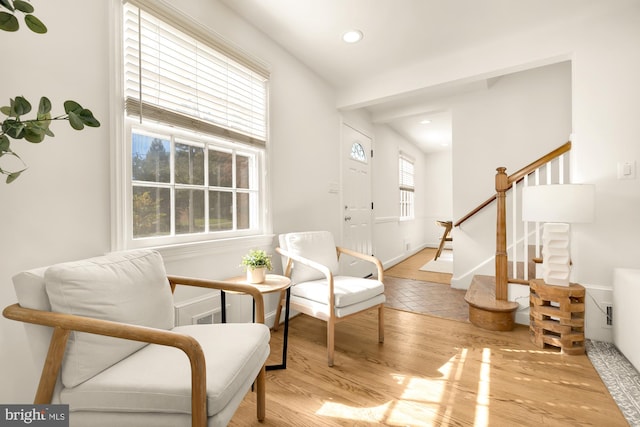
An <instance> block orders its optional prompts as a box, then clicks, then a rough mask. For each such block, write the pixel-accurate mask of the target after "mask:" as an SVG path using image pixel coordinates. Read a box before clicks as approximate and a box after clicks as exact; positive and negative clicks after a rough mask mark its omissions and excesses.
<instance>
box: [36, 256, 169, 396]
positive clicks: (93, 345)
mask: <svg viewBox="0 0 640 427" xmlns="http://www.w3.org/2000/svg"><path fill="white" fill-rule="evenodd" d="M45 286H46V291H47V294H48V296H49V301H50V303H51V309H52V311H56V312H60V313H67V314H75V315H79V316H87V317H93V318H97V319H103V320H112V321H117V322H124V323H130V324H135V325H141V326H149V327H153V328H160V329H171V328H173V326H174V319H173V313H174V311H173V296H172V294H171V289H170V287H169V283H168V280H167V275H166V272H165V269H164V263H163V261H162V257H161V256H160V254H159V253H158V252H156V251H151V250H141V251H131V252H118V253H112V254H109V255H106V256H102V257H97V258H90V259H86V260H82V261H76V262H69V263H64V264H58V265H54V266H51V267H49V269H47V271H46V272H45ZM145 345H146V344H145V343H142V342H138V341H129V340H123V339H118V338H111V337H104V336H99V335H93V334H87V333H82V332H72V333H71V336H70V338H69V343H68V345H67V352H66V353H65V359H64V362H63V365H62V382H63V384H64V385H65V387H74V386H76V385H78V384H80V383H82V382H83V381H86V380H87V379H89V378H91V377H93V376H94V375H96V374H97V373H99V372H101V371H103V370H104V369H106V368H108V367H110V366H112V365H113V364H115V363H117V362H118V361H120V360H122V359H123V358H125V357H127V356H128V355H130V354H131V353H133V352H135V351H137V350H139V349H140V348H142V347H144V346H145Z"/></svg>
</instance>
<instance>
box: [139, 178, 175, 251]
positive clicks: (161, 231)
mask: <svg viewBox="0 0 640 427" xmlns="http://www.w3.org/2000/svg"><path fill="white" fill-rule="evenodd" d="M170 203H171V196H170V193H169V189H168V188H154V187H138V186H134V187H133V203H132V206H133V237H134V238H139V237H149V236H163V235H168V234H169V233H170V231H171V226H170V222H171V210H170Z"/></svg>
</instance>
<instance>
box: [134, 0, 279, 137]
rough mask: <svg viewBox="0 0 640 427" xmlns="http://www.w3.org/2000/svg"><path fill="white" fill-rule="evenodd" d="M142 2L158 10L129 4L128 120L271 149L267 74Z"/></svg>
mask: <svg viewBox="0 0 640 427" xmlns="http://www.w3.org/2000/svg"><path fill="white" fill-rule="evenodd" d="M138 3H141V4H143V5H144V4H146V3H151V4H152V2H127V3H125V4H124V22H123V38H124V40H123V42H124V46H123V49H124V86H125V87H124V89H125V99H126V111H127V115H129V116H136V117H142V118H143V119H149V120H153V121H157V122H162V123H165V124H170V125H173V126H178V127H182V128H186V129H192V130H197V131H199V132H205V133H209V134H213V135H218V136H224V137H227V138H232V139H234V140H238V141H240V142H243V143H248V144H253V145H264V144H265V141H266V138H267V120H266V119H267V113H266V112H267V81H268V73H267V71H266V70H264V69H261V68H260V67H258V66H247V64H249V65H251V63H250V61H249V60H245V61H243V62H244V63H240V62H239V61H237V60H236V59H235V58H234V57H231V56H229V55H228V52H229V48H225V49H224V51H222V52H221V51H220V50H219V49H217V45H219V44H220V43H219V42H216V41H215V40H210V41H209V40H203V39H205V38H206V35H204V36H203V35H201V34H199V32H198V31H197V30H193V31H190V32H189V33H187V32H185V31H182V30H181V29H180V27H181V26H179V23H178V24H177V25H172V24H173V22H171V21H169V22H167V19H166V18H167V17H166V16H163V14H162V12H160V11H158V10H156V9H154V8H152V6H149V7H150V9H144V8H141V7H139V5H138ZM235 56H236V58H237V57H238V55H235Z"/></svg>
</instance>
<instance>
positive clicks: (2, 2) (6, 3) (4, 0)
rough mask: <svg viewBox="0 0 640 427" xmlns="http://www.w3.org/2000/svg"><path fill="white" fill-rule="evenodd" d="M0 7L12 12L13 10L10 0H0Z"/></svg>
mask: <svg viewBox="0 0 640 427" xmlns="http://www.w3.org/2000/svg"><path fill="white" fill-rule="evenodd" d="M0 6H2V7H4V8H5V9H9V10H10V11H12V12H13V11H14V10H15V9H14V8H13V4H11V1H10V0H0Z"/></svg>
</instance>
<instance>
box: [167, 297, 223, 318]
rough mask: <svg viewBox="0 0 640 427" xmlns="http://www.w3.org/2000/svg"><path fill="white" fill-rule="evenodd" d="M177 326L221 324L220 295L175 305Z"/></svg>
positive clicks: (192, 299) (198, 298) (197, 298)
mask: <svg viewBox="0 0 640 427" xmlns="http://www.w3.org/2000/svg"><path fill="white" fill-rule="evenodd" d="M175 316H176V322H175V323H176V326H183V325H205V324H211V323H221V322H222V313H221V311H220V294H219V293H215V294H214V293H208V294H205V295H201V296H199V297H196V298H191V299H188V300H185V301H181V302H179V303H177V304H175Z"/></svg>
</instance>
